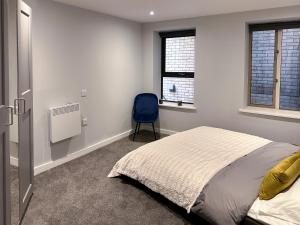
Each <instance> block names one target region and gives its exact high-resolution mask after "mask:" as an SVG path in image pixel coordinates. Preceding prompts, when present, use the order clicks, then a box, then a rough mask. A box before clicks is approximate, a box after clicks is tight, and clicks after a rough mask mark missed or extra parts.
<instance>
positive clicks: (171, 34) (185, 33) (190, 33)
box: [159, 29, 196, 104]
mask: <svg viewBox="0 0 300 225" xmlns="http://www.w3.org/2000/svg"><path fill="white" fill-rule="evenodd" d="M159 36H160V37H161V99H163V79H164V77H177V78H194V77H195V71H194V72H166V39H167V38H178V37H196V29H189V30H179V31H168V32H160V33H159ZM195 52H196V49H195ZM164 101H166V102H178V101H170V100H164ZM183 103H185V104H194V103H191V102H183Z"/></svg>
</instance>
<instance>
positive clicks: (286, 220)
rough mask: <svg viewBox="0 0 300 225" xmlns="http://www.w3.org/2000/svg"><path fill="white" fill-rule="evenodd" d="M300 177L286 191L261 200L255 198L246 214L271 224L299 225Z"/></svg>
mask: <svg viewBox="0 0 300 225" xmlns="http://www.w3.org/2000/svg"><path fill="white" fill-rule="evenodd" d="M299 209H300V179H298V180H297V181H296V182H295V183H294V184H293V186H292V187H291V188H290V189H289V190H288V191H286V192H283V193H280V194H279V195H277V196H276V197H275V198H273V199H271V200H268V201H263V200H259V199H257V200H256V201H255V202H254V204H253V205H252V207H251V209H250V210H249V212H248V216H249V217H251V218H253V219H255V220H258V221H260V222H263V223H266V224H271V225H295V224H297V225H300V211H299Z"/></svg>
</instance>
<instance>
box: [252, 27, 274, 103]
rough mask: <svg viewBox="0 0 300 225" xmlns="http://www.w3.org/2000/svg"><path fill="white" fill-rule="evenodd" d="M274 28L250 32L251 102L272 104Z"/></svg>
mask: <svg viewBox="0 0 300 225" xmlns="http://www.w3.org/2000/svg"><path fill="white" fill-rule="evenodd" d="M274 57H275V30H268V31H254V32H253V33H252V68H251V70H252V75H251V78H252V80H251V104H255V105H266V106H272V105H273V96H274V94H273V91H274Z"/></svg>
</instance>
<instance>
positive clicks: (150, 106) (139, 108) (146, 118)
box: [133, 93, 158, 141]
mask: <svg viewBox="0 0 300 225" xmlns="http://www.w3.org/2000/svg"><path fill="white" fill-rule="evenodd" d="M157 119H158V98H157V96H156V95H155V94H151V93H143V94H139V95H137V96H136V97H135V99H134V105H133V120H134V121H135V122H136V126H135V131H134V135H133V141H134V139H135V136H136V134H137V133H139V131H140V126H141V123H151V124H152V129H153V133H154V138H155V140H156V133H155V128H154V122H155V121H156V120H157Z"/></svg>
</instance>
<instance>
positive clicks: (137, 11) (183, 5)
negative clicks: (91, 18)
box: [54, 0, 300, 22]
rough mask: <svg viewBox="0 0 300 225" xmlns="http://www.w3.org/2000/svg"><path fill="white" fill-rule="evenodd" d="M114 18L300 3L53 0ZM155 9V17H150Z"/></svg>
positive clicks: (180, 15) (291, 0)
mask: <svg viewBox="0 0 300 225" xmlns="http://www.w3.org/2000/svg"><path fill="white" fill-rule="evenodd" d="M54 1H57V2H61V3H65V4H68V5H73V6H77V7H80V8H85V9H89V10H93V11H97V12H101V13H105V14H110V15H113V16H117V17H121V18H125V19H129V20H133V21H137V22H154V21H163V20H173V19H183V18H191V17H197V16H206V15H216V14H224V13H233V12H243V11H250V10H259V9H269V8H279V7H285V6H295V5H300V0H54ZM151 10H153V11H154V13H155V15H153V16H150V14H149V13H150V11H151Z"/></svg>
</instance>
